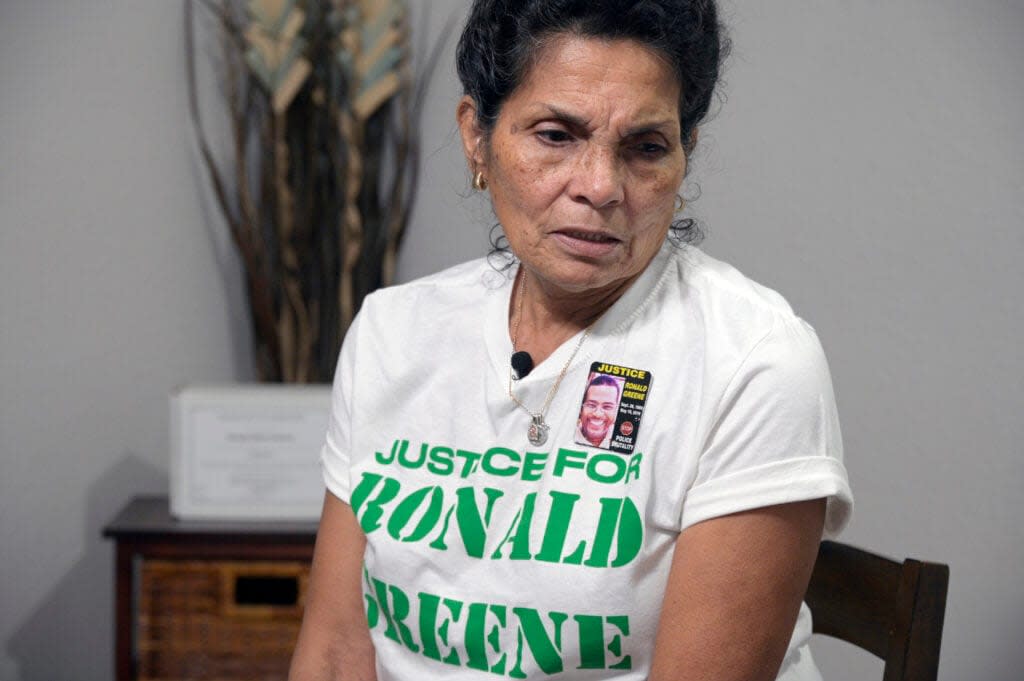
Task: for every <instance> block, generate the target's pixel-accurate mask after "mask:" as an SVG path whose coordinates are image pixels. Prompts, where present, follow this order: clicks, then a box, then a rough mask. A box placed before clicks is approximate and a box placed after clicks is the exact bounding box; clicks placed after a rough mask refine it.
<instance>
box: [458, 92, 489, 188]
mask: <svg viewBox="0 0 1024 681" xmlns="http://www.w3.org/2000/svg"><path fill="white" fill-rule="evenodd" d="M455 120H456V122H457V123H458V124H459V132H460V133H461V134H462V152H463V153H464V154H465V155H466V163H467V164H468V165H469V172H470V173H473V174H476V173H478V172H482V173H484V175H485V176H486V174H487V164H486V163H485V157H484V131H483V129H482V128H481V127H480V124H479V122H478V121H477V110H476V102H474V101H473V98H472V97H470V96H469V95H465V96H463V98H462V99H460V100H459V105H458V106H457V107H456V109H455Z"/></svg>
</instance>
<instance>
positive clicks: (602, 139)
mask: <svg viewBox="0 0 1024 681" xmlns="http://www.w3.org/2000/svg"><path fill="white" fill-rule="evenodd" d="M679 95H680V85H679V82H678V81H677V79H676V77H675V74H674V73H673V71H672V69H671V67H670V66H669V65H668V63H667V62H665V61H664V60H663V59H662V58H661V57H660V56H659V55H657V54H656V53H655V52H653V51H651V50H650V49H648V48H646V47H644V46H642V45H640V44H638V43H635V42H632V41H628V40H615V41H606V40H600V39H593V38H581V37H577V36H571V35H563V36H559V37H556V38H553V39H552V40H550V41H549V42H548V43H547V44H546V45H545V46H544V47H543V48H541V49H540V51H539V52H538V54H537V55H536V59H535V60H534V62H533V65H532V67H531V68H530V69H529V71H527V73H526V74H525V77H524V78H523V81H522V84H521V85H520V86H519V87H518V89H516V90H515V92H513V93H512V95H511V96H510V97H509V98H508V99H507V100H506V101H505V103H504V104H503V105H502V108H501V112H500V114H499V116H498V120H497V121H496V123H495V125H494V128H493V130H492V131H491V134H490V135H489V136H488V135H486V134H484V133H483V132H482V131H481V130H480V129H479V127H478V126H477V124H476V108H475V105H474V104H473V102H472V100H471V99H469V98H464V99H463V100H462V103H461V104H460V106H459V124H460V128H461V130H462V134H463V143H464V145H465V149H466V154H467V158H468V159H469V162H470V165H471V167H472V169H473V170H474V171H477V170H479V171H482V172H483V174H484V177H485V178H486V179H487V181H488V183H489V186H490V193H491V200H492V202H493V206H494V212H495V214H496V215H497V217H498V220H499V221H500V222H501V225H502V227H503V228H504V232H505V235H506V236H507V238H508V241H509V245H510V247H511V249H512V252H513V253H515V255H516V256H517V257H518V258H519V259H520V260H521V261H522V263H523V266H524V267H525V268H526V269H527V271H528V272H529V273H530V274H531V275H532V276H533V277H534V278H536V279H537V280H538V282H539V283H540V284H541V285H542V287H544V288H545V289H546V290H547V291H548V292H549V293H555V294H562V295H564V294H573V295H581V294H582V295H583V296H594V297H600V296H603V295H605V294H607V293H611V292H613V291H615V290H617V289H619V288H620V287H624V286H625V285H628V283H630V282H631V281H632V280H633V279H635V278H636V277H637V276H638V275H639V274H640V272H642V271H643V270H644V268H645V267H647V265H648V263H650V261H651V259H652V258H653V257H654V255H655V253H657V251H658V249H659V248H660V246H661V244H662V242H663V241H664V240H665V236H666V234H667V233H668V229H669V226H670V223H671V220H672V215H673V212H674V209H675V195H676V192H677V191H678V189H679V186H680V184H681V183H682V181H683V175H684V174H685V172H686V156H685V153H684V151H683V145H682V140H681V139H680V131H679Z"/></svg>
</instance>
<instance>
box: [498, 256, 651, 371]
mask: <svg viewBox="0 0 1024 681" xmlns="http://www.w3.org/2000/svg"><path fill="white" fill-rule="evenodd" d="M635 279H636V277H632V278H630V279H627V280H624V281H622V282H619V283H618V284H617V285H616V286H614V287H610V288H608V289H606V290H601V291H594V292H589V291H588V292H585V293H583V294H577V293H567V292H565V291H563V290H560V289H556V288H555V287H552V286H546V285H545V284H544V283H543V282H542V281H541V280H540V279H538V278H537V277H535V276H533V275H532V274H530V272H529V270H527V269H526V268H525V267H523V266H522V265H521V266H520V267H519V272H518V274H517V276H516V281H515V284H514V289H513V291H512V297H511V299H510V301H509V336H510V337H511V338H512V342H513V345H514V349H515V350H516V351H519V350H525V351H526V352H529V353H530V356H531V357H532V359H533V362H534V364H535V365H536V364H540V363H541V362H543V361H544V360H545V359H547V358H548V357H549V356H550V355H551V353H553V352H554V351H555V350H556V349H558V347H559V346H560V345H562V343H564V342H565V341H567V340H569V339H570V338H572V337H573V336H575V335H576V334H577V333H579V332H580V331H582V330H583V329H586V328H587V327H589V326H592V325H593V324H594V323H595V322H596V321H597V320H598V319H600V318H601V315H603V314H604V313H605V312H606V311H607V310H608V309H609V308H610V307H611V306H612V305H614V304H615V301H617V300H618V299H619V298H621V297H622V294H623V293H625V292H626V290H627V289H628V288H629V287H630V285H631V284H632V283H633V281H634V280H635Z"/></svg>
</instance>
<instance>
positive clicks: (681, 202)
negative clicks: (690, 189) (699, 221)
mask: <svg viewBox="0 0 1024 681" xmlns="http://www.w3.org/2000/svg"><path fill="white" fill-rule="evenodd" d="M684 208H686V199H684V198H683V196H682V194H676V212H677V213H682V212H683V209H684Z"/></svg>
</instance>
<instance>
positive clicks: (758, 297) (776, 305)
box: [678, 246, 796, 317]
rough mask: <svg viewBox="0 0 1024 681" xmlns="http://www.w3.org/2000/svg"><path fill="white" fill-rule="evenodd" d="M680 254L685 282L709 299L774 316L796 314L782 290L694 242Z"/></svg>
mask: <svg viewBox="0 0 1024 681" xmlns="http://www.w3.org/2000/svg"><path fill="white" fill-rule="evenodd" d="M678 258H679V260H680V264H681V266H680V268H679V274H680V277H681V278H682V280H683V282H684V284H685V285H686V286H687V287H688V288H690V289H692V290H693V291H694V292H696V293H697V294H698V296H699V298H701V299H702V300H704V301H706V302H707V303H709V304H720V305H739V306H748V307H750V308H751V309H752V310H760V311H763V312H764V313H766V314H770V315H773V316H774V315H780V316H783V317H796V313H795V312H794V311H793V308H792V306H790V304H789V301H787V300H786V299H785V298H784V297H783V296H782V294H781V293H779V292H778V291H776V290H775V289H773V288H770V287H768V286H765V285H764V284H761V283H759V282H757V281H754V280H753V279H751V278H750V277H748V276H747V275H745V274H744V273H743V272H741V271H740V270H739V269H738V268H736V267H734V266H733V265H730V264H729V263H727V262H724V261H722V260H719V259H717V258H714V257H712V256H711V255H708V254H707V253H705V252H704V251H703V250H701V249H699V248H696V247H694V246H687V247H685V248H683V249H682V250H681V251H680V253H679V255H678Z"/></svg>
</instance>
